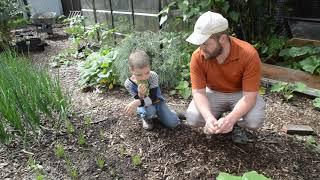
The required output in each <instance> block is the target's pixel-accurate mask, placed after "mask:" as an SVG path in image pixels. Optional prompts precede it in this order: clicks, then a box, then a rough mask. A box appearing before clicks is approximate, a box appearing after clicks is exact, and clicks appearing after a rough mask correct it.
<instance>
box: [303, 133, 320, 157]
mask: <svg viewBox="0 0 320 180" xmlns="http://www.w3.org/2000/svg"><path fill="white" fill-rule="evenodd" d="M305 145H306V146H307V147H308V148H310V149H311V150H312V151H315V152H318V153H320V145H319V144H318V143H317V141H316V139H315V138H314V137H313V136H308V137H307V139H306V141H305Z"/></svg>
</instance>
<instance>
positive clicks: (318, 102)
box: [313, 91, 320, 109]
mask: <svg viewBox="0 0 320 180" xmlns="http://www.w3.org/2000/svg"><path fill="white" fill-rule="evenodd" d="M317 95H318V97H316V98H315V99H314V100H313V106H314V107H316V108H318V109H320V91H317Z"/></svg>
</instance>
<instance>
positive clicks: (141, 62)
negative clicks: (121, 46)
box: [129, 49, 150, 69]
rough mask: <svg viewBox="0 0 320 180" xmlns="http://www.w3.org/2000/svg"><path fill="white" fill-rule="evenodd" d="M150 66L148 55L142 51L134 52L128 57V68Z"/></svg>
mask: <svg viewBox="0 0 320 180" xmlns="http://www.w3.org/2000/svg"><path fill="white" fill-rule="evenodd" d="M149 65H150V57H149V56H148V54H147V53H146V52H144V51H142V50H139V49H137V50H135V51H133V52H132V53H131V54H130V55H129V67H130V68H131V69H134V68H144V67H147V66H149Z"/></svg>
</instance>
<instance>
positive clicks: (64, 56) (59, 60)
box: [50, 50, 73, 68]
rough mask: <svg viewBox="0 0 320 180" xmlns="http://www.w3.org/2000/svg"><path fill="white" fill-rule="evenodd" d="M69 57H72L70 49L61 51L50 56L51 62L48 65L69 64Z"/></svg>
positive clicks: (54, 66) (56, 66)
mask: <svg viewBox="0 0 320 180" xmlns="http://www.w3.org/2000/svg"><path fill="white" fill-rule="evenodd" d="M71 59H73V57H72V55H71V51H70V50H66V51H63V52H61V53H59V54H58V55H56V56H53V57H52V58H51V63H50V66H51V67H53V68H58V67H60V66H61V65H67V66H69V65H71V63H72V61H71Z"/></svg>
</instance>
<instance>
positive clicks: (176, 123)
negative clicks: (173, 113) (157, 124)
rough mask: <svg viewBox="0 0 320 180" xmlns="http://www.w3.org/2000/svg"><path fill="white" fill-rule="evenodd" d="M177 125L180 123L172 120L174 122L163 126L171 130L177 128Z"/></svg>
mask: <svg viewBox="0 0 320 180" xmlns="http://www.w3.org/2000/svg"><path fill="white" fill-rule="evenodd" d="M179 123H180V120H179V119H176V120H174V121H169V122H167V123H166V124H165V126H166V127H167V128H170V129H172V128H175V127H177V126H178V124H179Z"/></svg>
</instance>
